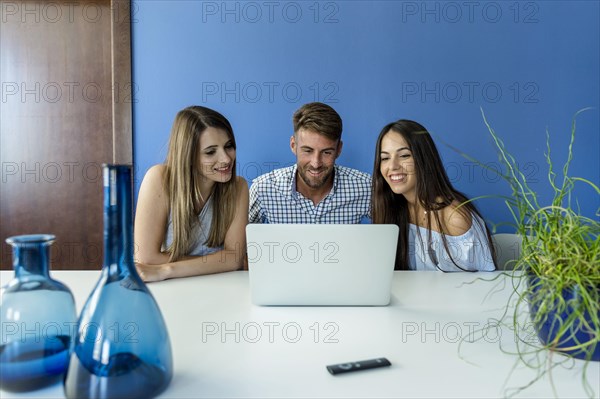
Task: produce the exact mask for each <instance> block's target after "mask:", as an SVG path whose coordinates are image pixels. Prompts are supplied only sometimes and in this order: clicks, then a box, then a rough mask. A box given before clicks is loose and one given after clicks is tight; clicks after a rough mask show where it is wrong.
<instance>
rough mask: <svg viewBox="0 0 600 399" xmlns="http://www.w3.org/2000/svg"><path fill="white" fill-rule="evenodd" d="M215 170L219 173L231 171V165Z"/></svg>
mask: <svg viewBox="0 0 600 399" xmlns="http://www.w3.org/2000/svg"><path fill="white" fill-rule="evenodd" d="M215 170H216V171H217V172H219V173H229V172H230V171H231V165H227V166H225V167H223V168H215Z"/></svg>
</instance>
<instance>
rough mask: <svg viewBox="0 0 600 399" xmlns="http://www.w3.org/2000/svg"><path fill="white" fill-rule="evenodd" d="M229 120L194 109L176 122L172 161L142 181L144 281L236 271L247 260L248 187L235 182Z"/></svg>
mask: <svg viewBox="0 0 600 399" xmlns="http://www.w3.org/2000/svg"><path fill="white" fill-rule="evenodd" d="M235 160H236V144H235V137H234V135H233V130H232V128H231V125H230V124H229V121H227V119H226V118H225V117H224V116H223V115H221V114H220V113H218V112H216V111H213V110H211V109H209V108H205V107H200V106H192V107H188V108H185V109H183V110H182V111H180V112H179V113H178V114H177V116H176V117H175V121H174V123H173V127H172V129H171V137H170V139H169V150H168V154H167V160H166V162H165V163H164V164H160V165H154V166H153V167H151V168H150V169H149V170H148V172H147V173H146V175H145V176H144V180H143V181H142V185H141V187H140V192H139V195H138V202H137V210H136V216H135V257H136V267H137V270H138V272H139V274H140V277H142V279H143V280H144V281H160V280H165V279H169V278H177V277H188V276H197V275H202V274H212V273H221V272H227V271H233V270H238V269H240V268H242V267H243V265H244V259H245V255H246V251H245V248H246V235H245V228H246V224H247V221H248V184H247V183H246V181H245V180H244V179H243V178H242V177H236V174H235V171H236V162H235Z"/></svg>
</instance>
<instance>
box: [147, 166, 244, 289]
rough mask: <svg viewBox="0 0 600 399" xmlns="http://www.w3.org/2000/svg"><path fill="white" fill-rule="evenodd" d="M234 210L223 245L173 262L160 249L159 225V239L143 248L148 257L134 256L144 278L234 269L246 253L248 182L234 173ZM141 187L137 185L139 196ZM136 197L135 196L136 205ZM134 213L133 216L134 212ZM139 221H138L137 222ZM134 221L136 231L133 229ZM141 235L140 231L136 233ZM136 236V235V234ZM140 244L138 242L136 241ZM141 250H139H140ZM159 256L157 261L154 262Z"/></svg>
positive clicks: (201, 273) (194, 274)
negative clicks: (147, 248)
mask: <svg viewBox="0 0 600 399" xmlns="http://www.w3.org/2000/svg"><path fill="white" fill-rule="evenodd" d="M236 184H237V185H238V197H237V200H236V212H235V216H234V218H233V221H232V223H231V225H230V226H229V229H228V230H227V234H226V235H225V242H224V244H223V249H222V250H220V251H217V252H215V253H212V254H209V255H205V256H189V257H186V258H184V259H182V260H179V261H177V262H171V263H169V262H168V255H167V254H165V253H162V252H160V248H161V247H160V245H162V242H163V241H164V234H165V231H166V228H163V232H162V237H161V240H160V243H159V244H158V246H157V243H158V242H157V241H152V243H153V247H152V250H148V251H147V253H146V254H147V255H148V258H147V259H148V261H146V262H144V258H143V257H142V256H140V257H139V258H138V264H137V265H136V266H137V269H138V272H139V273H140V277H142V279H143V280H144V281H160V280H165V279H168V278H177V277H188V276H198V275H203V274H213V273H221V272H227V271H234V270H238V269H240V268H241V267H243V265H244V259H245V257H246V224H247V223H248V184H247V183H246V181H245V180H244V179H243V178H242V177H238V178H237V181H236ZM142 185H143V183H142ZM141 193H142V189H140V197H141ZM139 204H140V200H139V199H138V207H139ZM136 217H137V216H136ZM141 225H142V224H140V226H141ZM137 226H138V225H137V223H136V231H137ZM141 236H142V235H141V234H140V237H141ZM136 237H137V235H136ZM140 247H141V244H140ZM140 253H141V251H140ZM154 260H159V262H154Z"/></svg>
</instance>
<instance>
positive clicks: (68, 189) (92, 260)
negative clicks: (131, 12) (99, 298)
mask: <svg viewBox="0 0 600 399" xmlns="http://www.w3.org/2000/svg"><path fill="white" fill-rule="evenodd" d="M0 6H1V9H2V15H1V18H2V24H1V27H0V81H1V84H2V93H1V97H2V98H0V133H1V137H0V158H1V166H2V181H1V191H0V240H1V247H0V248H1V252H2V253H1V255H0V261H1V268H2V269H7V268H11V267H12V264H11V250H10V247H9V246H8V245H7V244H6V243H5V242H4V241H5V239H6V237H9V236H11V235H17V234H30V233H52V234H55V235H56V236H57V240H56V242H55V244H54V245H53V249H52V268H53V269H57V270H59V269H98V268H100V267H101V262H102V177H101V165H102V163H106V162H119V163H131V159H132V156H131V154H132V150H131V101H129V103H126V102H125V101H124V100H126V99H125V97H126V84H125V83H126V81H127V80H129V81H131V78H130V77H131V61H130V50H129V48H130V47H129V45H128V43H129V42H130V34H129V26H128V20H122V21H121V22H120V23H117V22H115V21H114V16H115V14H117V13H116V12H115V10H117V9H119V8H121V9H124V10H128V9H129V2H125V1H119V2H113V3H111V2H110V1H78V2H45V1H11V2H7V1H2V2H1V4H0ZM120 14H121V16H122V15H123V14H122V12H121V13H120ZM121 18H123V17H121ZM123 21H125V22H123ZM124 24H125V25H127V29H125V28H124V27H123V26H124ZM115 29H116V30H117V31H118V32H120V37H119V38H118V43H117V44H115V40H114V38H115V36H114V32H115ZM115 47H116V48H117V51H115ZM115 60H117V61H118V62H117V63H116V62H115ZM117 76H118V79H119V80H120V81H121V82H120V85H121V86H123V87H119V96H120V98H119V99H117V98H113V95H114V93H115V90H113V87H114V84H115V83H116V82H115V77H117ZM129 99H130V97H129ZM117 148H118V150H117Z"/></svg>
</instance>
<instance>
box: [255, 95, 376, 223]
mask: <svg viewBox="0 0 600 399" xmlns="http://www.w3.org/2000/svg"><path fill="white" fill-rule="evenodd" d="M293 122H294V135H293V136H292V137H291V138H290V147H291V149H292V152H293V153H294V155H296V164H295V165H293V166H290V167H287V168H281V169H275V170H273V171H272V172H269V173H265V174H264V175H261V176H259V177H257V178H256V179H254V180H253V181H252V186H251V187H250V210H249V215H248V219H249V222H250V223H346V224H349V223H360V222H361V221H362V220H363V219H365V218H368V217H369V209H370V202H371V176H370V175H368V174H367V173H363V172H360V171H358V170H356V169H351V168H347V167H344V166H340V165H336V164H335V160H336V159H337V158H338V157H339V156H340V154H341V152H342V144H343V143H342V140H341V137H342V119H341V118H340V116H339V115H338V113H337V112H336V111H335V110H334V109H333V108H331V107H330V106H329V105H326V104H323V103H317V102H315V103H309V104H305V105H303V106H302V107H300V109H298V110H297V111H296V112H295V113H294V117H293Z"/></svg>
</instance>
